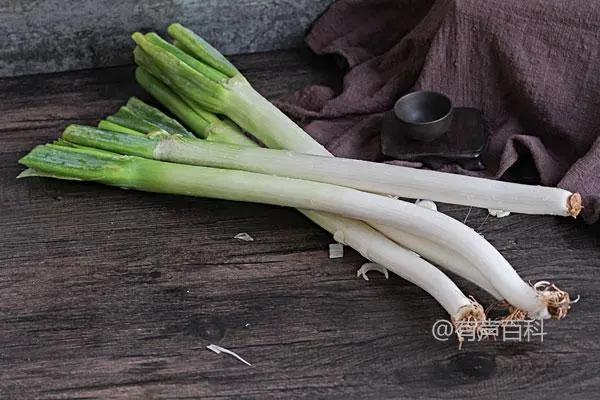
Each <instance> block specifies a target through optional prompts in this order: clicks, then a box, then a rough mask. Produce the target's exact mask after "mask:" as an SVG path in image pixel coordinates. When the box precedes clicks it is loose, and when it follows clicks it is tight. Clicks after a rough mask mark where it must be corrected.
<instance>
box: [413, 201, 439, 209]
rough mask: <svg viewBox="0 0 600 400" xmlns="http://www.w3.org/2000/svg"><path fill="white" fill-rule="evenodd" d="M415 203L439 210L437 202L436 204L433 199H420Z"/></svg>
mask: <svg viewBox="0 0 600 400" xmlns="http://www.w3.org/2000/svg"><path fill="white" fill-rule="evenodd" d="M415 204H416V205H418V206H419V207H423V208H428V209H430V210H432V211H437V204H435V203H434V202H433V201H431V200H426V199H418V200H417V201H415Z"/></svg>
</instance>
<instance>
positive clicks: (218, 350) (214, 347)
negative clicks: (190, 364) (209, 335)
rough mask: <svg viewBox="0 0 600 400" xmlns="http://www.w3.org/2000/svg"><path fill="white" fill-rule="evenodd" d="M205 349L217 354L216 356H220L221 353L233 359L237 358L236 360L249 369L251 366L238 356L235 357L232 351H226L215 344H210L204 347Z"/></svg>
mask: <svg viewBox="0 0 600 400" xmlns="http://www.w3.org/2000/svg"><path fill="white" fill-rule="evenodd" d="M206 348H207V349H209V350H210V351H212V352H215V353H217V354H221V353H225V354H229V355H230V356H233V357H235V358H237V359H238V360H240V361H241V362H243V363H244V364H246V365H248V366H250V367H251V366H252V364H250V363H249V362H248V361H246V360H244V359H243V358H242V357H240V356H239V355H237V354H236V353H234V352H233V351H231V350H228V349H226V348H224V347H221V346H217V345H216V344H211V345H208V346H206Z"/></svg>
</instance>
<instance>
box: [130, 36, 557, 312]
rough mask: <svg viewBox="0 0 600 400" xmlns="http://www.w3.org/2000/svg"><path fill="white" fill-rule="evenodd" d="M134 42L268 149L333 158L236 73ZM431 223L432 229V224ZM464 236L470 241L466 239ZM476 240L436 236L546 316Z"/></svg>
mask: <svg viewBox="0 0 600 400" xmlns="http://www.w3.org/2000/svg"><path fill="white" fill-rule="evenodd" d="M171 31H173V32H171ZM185 33H188V32H186V31H184V30H182V29H181V28H180V27H179V26H176V27H174V28H173V29H171V30H170V34H171V35H172V36H174V38H175V39H176V40H177V41H178V42H179V43H182V44H183V45H184V46H185V48H186V49H187V50H188V51H190V52H191V54H192V55H194V56H195V57H196V58H197V59H198V60H199V61H202V62H204V63H205V64H207V65H213V64H211V63H210V62H209V61H210V60H211V59H212V58H214V49H213V48H206V45H205V42H204V41H200V40H194V39H195V37H194V36H193V35H189V34H185ZM133 38H134V40H135V41H136V43H137V44H138V46H140V47H142V48H143V50H144V52H145V53H146V55H147V56H148V58H149V59H151V60H152V61H151V63H153V64H154V65H155V66H156V69H157V72H156V73H157V76H156V77H157V78H158V79H161V80H163V82H165V83H166V84H167V85H169V86H170V87H171V89H173V90H174V91H176V92H177V93H178V94H180V95H181V96H184V97H186V98H189V99H191V100H193V101H194V102H195V103H197V104H198V106H200V107H204V108H206V109H207V110H209V111H211V112H216V113H221V114H224V115H227V116H228V117H229V118H231V119H232V120H233V121H234V122H236V123H237V124H238V125H239V126H240V127H242V128H243V129H245V130H246V131H248V132H249V133H251V134H252V135H254V136H255V137H257V138H258V139H259V140H261V141H262V142H263V143H265V144H266V145H267V146H268V147H270V148H278V149H289V150H294V151H297V152H301V153H310V154H315V155H321V156H331V154H330V153H329V152H328V151H327V150H326V149H325V148H324V147H323V146H321V145H320V144H318V143H317V142H316V141H314V139H312V138H311V137H310V136H309V135H308V134H307V133H306V132H304V131H303V130H302V129H301V128H300V127H298V126H297V125H296V124H295V123H294V122H293V121H291V120H290V119H289V118H288V117H286V116H285V115H284V114H283V113H282V112H281V111H280V110H278V109H277V108H276V107H274V106H273V105H272V104H271V103H269V102H268V101H267V100H266V99H265V98H264V97H262V96H261V95H260V94H259V93H257V92H256V91H255V90H254V89H253V88H252V87H251V85H250V84H249V83H248V82H247V81H246V79H245V78H244V77H243V76H242V75H241V74H240V73H239V72H237V73H233V72H231V73H230V74H229V76H231V78H230V79H229V80H228V81H226V82H221V83H216V82H214V81H211V80H210V79H209V78H208V77H206V76H205V75H203V74H202V73H199V72H198V71H197V70H194V69H193V68H191V67H190V66H188V65H186V64H185V62H183V61H182V60H180V59H177V57H176V56H175V55H174V54H173V53H169V52H167V51H164V50H163V49H161V48H159V47H157V46H154V47H153V46H152V45H149V44H148V43H147V42H145V41H144V38H143V35H141V34H134V36H133ZM184 40H185V41H184ZM193 48H196V49H203V48H205V51H199V50H195V51H194V50H193ZM220 68H221V66H220V65H215V69H217V70H219V71H220V72H223V70H221V69H220ZM209 81H210V82H209ZM413 206H414V205H413ZM410 209H411V208H410V207H407V208H406V211H407V212H408V211H409V210H410ZM410 217H412V215H410V213H408V214H407V215H406V220H409V219H410ZM371 222H372V224H373V226H374V227H375V228H377V229H379V230H382V229H383V230H386V229H387V227H386V226H385V223H381V222H378V221H371ZM431 222H432V223H433V224H434V225H435V223H434V222H433V221H431ZM379 224H381V225H379ZM429 228H431V226H430V227H429ZM439 228H442V229H443V228H447V229H448V230H450V228H449V227H447V226H446V224H445V223H443V224H442V225H439ZM403 229H404V230H406V231H407V232H408V233H411V234H414V235H417V236H425V237H428V238H431V239H432V240H433V239H434V238H436V235H435V232H431V231H430V230H431V229H429V230H428V229H425V227H423V226H421V225H418V226H414V225H412V224H407V225H406V226H403ZM465 229H466V228H465ZM387 233H388V235H390V234H391V236H392V238H394V239H395V237H394V236H395V235H394V232H393V231H392V232H390V231H389V229H387ZM467 237H468V238H469V239H468V240H466V239H467ZM478 239H481V238H480V237H479V235H477V234H476V233H475V232H472V231H470V230H468V229H466V230H465V235H459V236H452V235H450V236H449V237H438V238H437V241H438V243H439V244H440V245H443V246H448V247H451V248H454V249H456V250H458V249H460V251H461V252H462V253H463V255H464V256H465V257H466V258H467V259H469V260H470V262H471V263H472V264H473V265H475V266H476V267H477V268H478V269H479V271H480V272H481V273H482V274H483V275H484V276H486V277H487V279H488V280H489V281H490V282H491V283H492V284H493V285H494V287H495V288H496V289H497V290H498V291H499V292H500V293H501V294H502V295H503V297H505V298H506V299H507V300H508V301H509V302H510V303H511V304H512V305H514V306H515V307H518V308H520V309H522V310H524V311H526V312H527V313H528V314H529V315H531V316H533V317H547V316H549V315H550V314H549V311H548V304H549V301H548V299H547V298H546V296H545V293H541V292H538V291H536V290H535V289H534V288H532V287H531V286H529V285H528V284H527V283H526V282H524V281H523V280H522V279H521V278H520V277H519V276H518V274H517V273H516V272H515V270H514V269H513V268H512V267H511V266H510V264H509V263H508V262H507V261H506V260H505V259H504V258H503V257H502V256H501V255H500V253H498V252H497V251H496V250H495V249H493V247H492V246H491V245H489V243H487V242H486V241H483V242H482V241H480V240H478ZM467 242H468V243H471V244H475V243H479V244H478V245H476V247H474V248H465V247H464V244H465V243H467ZM554 310H555V308H554V307H551V311H554ZM554 315H555V316H561V315H563V314H562V313H561V312H558V313H554Z"/></svg>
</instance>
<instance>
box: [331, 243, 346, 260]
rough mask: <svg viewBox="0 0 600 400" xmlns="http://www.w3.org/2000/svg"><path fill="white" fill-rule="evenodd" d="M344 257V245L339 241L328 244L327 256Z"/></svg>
mask: <svg viewBox="0 0 600 400" xmlns="http://www.w3.org/2000/svg"><path fill="white" fill-rule="evenodd" d="M342 257H344V245H343V244H341V243H331V244H330V245H329V258H342Z"/></svg>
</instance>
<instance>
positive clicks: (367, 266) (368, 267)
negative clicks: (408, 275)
mask: <svg viewBox="0 0 600 400" xmlns="http://www.w3.org/2000/svg"><path fill="white" fill-rule="evenodd" d="M369 271H379V272H381V273H382V274H383V275H385V279H389V278H390V276H389V274H388V270H387V268H386V267H384V266H383V265H379V264H375V263H364V264H363V265H362V267H360V268H359V269H358V271H356V277H359V276H361V275H362V277H363V279H364V280H365V281H368V280H369V277H368V276H367V272H369Z"/></svg>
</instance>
